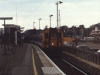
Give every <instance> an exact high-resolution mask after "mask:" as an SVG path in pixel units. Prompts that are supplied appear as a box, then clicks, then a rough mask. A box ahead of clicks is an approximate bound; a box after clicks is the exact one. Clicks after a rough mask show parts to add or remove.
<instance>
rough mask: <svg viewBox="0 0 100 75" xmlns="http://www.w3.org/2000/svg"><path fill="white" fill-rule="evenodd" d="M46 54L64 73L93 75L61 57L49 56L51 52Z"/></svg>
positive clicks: (69, 74)
mask: <svg viewBox="0 0 100 75" xmlns="http://www.w3.org/2000/svg"><path fill="white" fill-rule="evenodd" d="M47 55H48V57H49V58H50V59H51V60H52V61H53V62H54V63H55V64H56V65H57V66H58V67H59V68H60V69H61V70H62V71H63V72H64V73H65V74H66V75H95V74H93V73H91V72H89V71H87V70H86V69H84V68H82V67H79V66H78V65H75V64H74V63H73V62H70V61H68V60H65V59H63V58H62V57H60V58H58V57H56V56H50V55H51V54H47Z"/></svg>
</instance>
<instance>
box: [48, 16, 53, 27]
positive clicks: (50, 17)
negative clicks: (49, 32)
mask: <svg viewBox="0 0 100 75" xmlns="http://www.w3.org/2000/svg"><path fill="white" fill-rule="evenodd" d="M52 16H53V15H50V16H49V17H50V28H51V17H52Z"/></svg>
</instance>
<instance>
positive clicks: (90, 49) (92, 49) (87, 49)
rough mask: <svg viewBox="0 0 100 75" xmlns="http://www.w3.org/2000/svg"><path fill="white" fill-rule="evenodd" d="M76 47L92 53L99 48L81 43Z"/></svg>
mask: <svg viewBox="0 0 100 75" xmlns="http://www.w3.org/2000/svg"><path fill="white" fill-rule="evenodd" d="M76 48H77V49H79V50H83V51H87V52H92V53H95V52H97V51H98V50H99V49H97V48H90V47H88V46H86V45H79V46H76Z"/></svg>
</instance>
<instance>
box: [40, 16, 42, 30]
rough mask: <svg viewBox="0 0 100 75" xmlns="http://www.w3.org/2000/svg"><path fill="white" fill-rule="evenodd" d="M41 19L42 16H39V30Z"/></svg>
mask: <svg viewBox="0 0 100 75" xmlns="http://www.w3.org/2000/svg"><path fill="white" fill-rule="evenodd" d="M40 20H42V19H41V18H39V30H40Z"/></svg>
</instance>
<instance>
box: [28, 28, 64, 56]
mask: <svg viewBox="0 0 100 75" xmlns="http://www.w3.org/2000/svg"><path fill="white" fill-rule="evenodd" d="M33 32H34V34H31V36H30V35H28V37H27V38H30V39H31V43H34V44H36V45H38V46H39V47H40V48H42V49H43V50H44V52H46V53H49V54H52V55H61V52H62V51H61V50H62V49H61V48H62V47H63V32H62V31H61V30H60V29H58V28H49V29H46V30H33V31H32V33H33Z"/></svg>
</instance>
